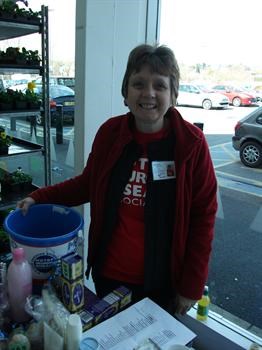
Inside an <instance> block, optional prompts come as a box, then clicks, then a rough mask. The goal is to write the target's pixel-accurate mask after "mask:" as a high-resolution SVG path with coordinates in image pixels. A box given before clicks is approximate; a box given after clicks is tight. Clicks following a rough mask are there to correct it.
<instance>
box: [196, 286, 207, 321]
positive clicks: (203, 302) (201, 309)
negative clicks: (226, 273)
mask: <svg viewBox="0 0 262 350" xmlns="http://www.w3.org/2000/svg"><path fill="white" fill-rule="evenodd" d="M209 304H210V298H209V295H208V286H205V288H204V292H203V295H202V298H201V299H200V300H199V301H198V303H197V320H199V321H206V319H207V316H208V309H209Z"/></svg>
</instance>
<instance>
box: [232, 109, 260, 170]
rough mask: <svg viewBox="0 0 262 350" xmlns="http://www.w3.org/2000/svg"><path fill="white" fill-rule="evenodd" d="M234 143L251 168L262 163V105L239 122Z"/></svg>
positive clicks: (245, 162) (242, 159) (242, 158)
mask: <svg viewBox="0 0 262 350" xmlns="http://www.w3.org/2000/svg"><path fill="white" fill-rule="evenodd" d="M232 144H233V147H234V149H235V150H237V151H239V155H240V159H241V161H242V163H243V164H244V165H246V166H248V167H251V168H257V167H260V166H261V165H262V107H259V108H257V109H256V110H254V111H253V112H251V113H250V114H248V115H247V116H246V117H244V118H243V119H241V120H240V121H238V122H237V124H236V126H235V135H234V136H233V137H232Z"/></svg>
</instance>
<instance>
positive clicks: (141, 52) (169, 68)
mask: <svg viewBox="0 0 262 350" xmlns="http://www.w3.org/2000/svg"><path fill="white" fill-rule="evenodd" d="M144 65H148V66H149V67H150V68H151V70H152V72H155V73H159V74H161V75H165V76H169V77H170V87H171V100H172V103H173V105H175V104H176V99H177V96H178V86H179V78H180V72H179V67H178V63H177V60H176V58H175V55H174V53H173V51H172V50H171V49H170V48H169V47H167V46H165V45H160V46H159V45H154V46H152V45H147V44H142V45H139V46H137V47H135V48H134V49H133V50H132V51H131V52H130V54H129V57H128V61H127V67H126V71H125V75H124V78H123V82H122V89H121V92H122V95H123V97H124V98H126V97H127V89H128V81H129V78H130V75H131V74H132V73H134V72H139V71H140V70H141V68H142V66H144Z"/></svg>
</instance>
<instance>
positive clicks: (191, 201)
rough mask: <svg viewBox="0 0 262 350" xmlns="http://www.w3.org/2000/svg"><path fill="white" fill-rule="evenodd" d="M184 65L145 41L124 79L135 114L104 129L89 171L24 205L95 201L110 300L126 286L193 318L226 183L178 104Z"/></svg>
mask: <svg viewBox="0 0 262 350" xmlns="http://www.w3.org/2000/svg"><path fill="white" fill-rule="evenodd" d="M178 86H179V68H178V64H177V61H176V59H175V57H174V54H173V52H172V50H170V49H169V48H168V47H166V46H150V45H139V46H138V47H136V48H134V49H133V50H132V51H131V53H130V55H129V59H128V63H127V68H126V72H125V75H124V79H123V83H122V95H123V97H124V103H125V105H126V106H128V108H129V110H130V112H128V113H127V114H125V115H121V116H116V117H113V118H110V119H109V120H107V121H106V122H105V123H104V124H103V125H102V126H101V127H100V128H99V130H98V132H97V135H96V137H95V139H94V142H93V145H92V150H91V153H90V155H89V158H88V161H87V164H86V166H85V168H84V170H83V172H82V174H81V175H79V176H76V177H74V178H72V179H69V180H66V181H65V182H63V183H60V184H56V185H53V186H49V187H46V188H42V189H38V190H36V191H35V192H33V193H31V194H30V195H29V197H27V198H25V199H24V200H22V201H20V202H19V203H18V207H19V208H21V209H22V210H23V211H24V212H26V211H27V210H28V208H29V206H30V205H32V204H34V203H47V202H49V203H57V204H58V203H59V204H63V205H67V206H76V205H80V204H83V203H87V202H90V208H91V223H90V228H89V245H88V246H89V247H88V259H87V262H88V269H87V272H86V273H87V276H88V275H89V272H90V270H91V269H92V276H93V280H94V283H95V288H96V292H97V294H98V296H99V297H103V296H104V295H105V294H107V293H108V292H110V291H112V290H113V289H114V288H115V287H117V286H119V285H121V284H123V285H126V286H127V287H129V288H130V289H131V290H132V293H133V301H134V302H135V301H137V300H139V299H141V298H143V297H145V296H148V297H151V298H152V299H153V300H155V301H156V302H157V303H159V304H160V305H161V306H162V307H164V308H165V309H167V310H168V311H169V312H171V313H179V314H184V313H186V312H187V311H188V310H189V309H190V307H191V306H192V305H193V304H194V303H195V302H196V301H197V300H198V299H200V298H201V295H202V291H203V288H204V285H205V282H206V279H207V272H208V261H209V256H210V252H211V243H212V239H213V230H214V222H215V213H216V210H217V200H216V189H217V184H216V178H215V173H214V169H213V165H212V161H211V158H210V154H209V150H208V146H207V143H206V140H205V137H204V135H203V133H202V131H201V130H200V129H198V128H197V127H195V126H193V125H192V124H190V123H189V122H187V121H185V120H183V118H182V117H181V115H180V113H179V112H178V111H177V110H176V109H175V108H174V105H175V104H176V98H177V95H178Z"/></svg>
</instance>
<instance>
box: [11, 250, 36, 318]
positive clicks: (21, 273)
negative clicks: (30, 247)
mask: <svg viewBox="0 0 262 350" xmlns="http://www.w3.org/2000/svg"><path fill="white" fill-rule="evenodd" d="M12 253H13V260H12V261H11V263H10V265H9V267H8V270H7V285H8V297H9V304H10V311H11V317H12V319H13V320H14V321H15V322H25V321H27V320H28V319H29V318H30V316H29V314H28V313H27V312H26V311H25V303H26V298H27V297H28V296H29V295H31V294H32V269H31V265H30V264H29V262H28V261H27V260H26V258H25V252H24V249H23V248H15V249H14V250H13V252H12Z"/></svg>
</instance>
